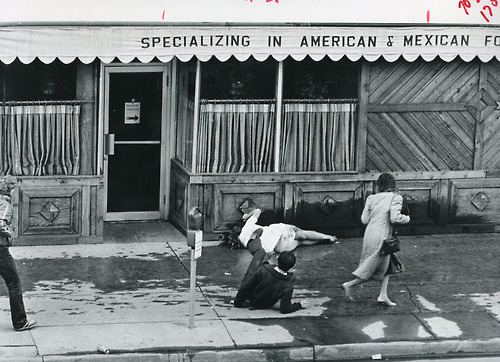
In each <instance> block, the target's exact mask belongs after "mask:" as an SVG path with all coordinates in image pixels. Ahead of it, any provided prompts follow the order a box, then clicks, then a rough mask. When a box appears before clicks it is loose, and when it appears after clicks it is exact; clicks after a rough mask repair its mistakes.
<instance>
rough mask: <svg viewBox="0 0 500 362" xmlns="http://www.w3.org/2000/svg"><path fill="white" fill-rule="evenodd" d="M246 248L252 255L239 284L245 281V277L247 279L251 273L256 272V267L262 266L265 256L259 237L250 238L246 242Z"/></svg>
mask: <svg viewBox="0 0 500 362" xmlns="http://www.w3.org/2000/svg"><path fill="white" fill-rule="evenodd" d="M247 249H248V251H249V252H250V254H252V255H253V257H252V260H251V261H250V264H249V265H248V269H247V271H246V273H245V275H244V276H243V280H242V281H241V285H243V284H244V283H245V281H247V279H249V278H250V277H251V276H252V275H254V274H255V273H256V272H257V269H259V268H260V267H261V266H262V263H263V262H264V259H265V258H266V251H265V250H264V248H263V247H262V244H261V242H260V237H256V238H254V239H251V240H250V241H249V242H248V244H247Z"/></svg>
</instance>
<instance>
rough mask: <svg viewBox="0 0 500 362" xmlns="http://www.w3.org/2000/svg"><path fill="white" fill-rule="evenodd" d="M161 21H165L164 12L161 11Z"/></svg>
mask: <svg viewBox="0 0 500 362" xmlns="http://www.w3.org/2000/svg"><path fill="white" fill-rule="evenodd" d="M161 19H162V20H164V19H165V10H163V14H161Z"/></svg>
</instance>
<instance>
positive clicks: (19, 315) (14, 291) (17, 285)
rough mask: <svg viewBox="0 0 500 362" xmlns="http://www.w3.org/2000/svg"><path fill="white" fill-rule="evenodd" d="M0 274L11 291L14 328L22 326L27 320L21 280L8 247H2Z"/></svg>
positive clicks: (0, 252)
mask: <svg viewBox="0 0 500 362" xmlns="http://www.w3.org/2000/svg"><path fill="white" fill-rule="evenodd" d="M0 275H1V276H2V278H3V280H5V283H6V284H7V289H8V291H9V303H10V314H11V318H12V325H13V326H14V328H21V327H22V326H24V325H25V324H26V322H27V318H26V312H25V310H24V303H23V295H22V292H21V281H20V279H19V274H18V273H17V269H16V266H15V264H14V259H13V258H12V255H10V252H9V249H8V248H0Z"/></svg>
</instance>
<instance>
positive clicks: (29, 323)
mask: <svg viewBox="0 0 500 362" xmlns="http://www.w3.org/2000/svg"><path fill="white" fill-rule="evenodd" d="M34 326H36V321H35V320H33V321H27V322H26V324H25V325H24V326H22V327H21V328H16V332H22V331H27V330H30V329H31V328H33V327H34Z"/></svg>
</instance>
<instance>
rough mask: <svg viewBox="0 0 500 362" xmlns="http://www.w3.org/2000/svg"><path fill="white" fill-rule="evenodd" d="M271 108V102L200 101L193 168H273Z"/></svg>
mask: <svg viewBox="0 0 500 362" xmlns="http://www.w3.org/2000/svg"><path fill="white" fill-rule="evenodd" d="M274 108H275V106H274V103H273V102H269V103H260V102H259V103H251V102H248V101H241V102H239V101H235V102H224V103H216V102H213V103H212V102H203V103H202V104H201V107H200V121H199V124H198V133H197V137H198V142H197V159H196V171H197V172H210V173H218V172H271V171H273V160H274V130H275V113H274Z"/></svg>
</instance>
